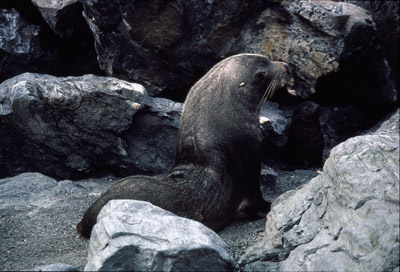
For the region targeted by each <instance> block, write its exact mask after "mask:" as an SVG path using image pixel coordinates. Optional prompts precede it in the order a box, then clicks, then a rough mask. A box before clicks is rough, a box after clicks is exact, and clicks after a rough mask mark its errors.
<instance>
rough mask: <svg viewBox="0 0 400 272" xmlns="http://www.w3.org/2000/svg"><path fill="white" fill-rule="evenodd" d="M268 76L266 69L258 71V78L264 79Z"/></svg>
mask: <svg viewBox="0 0 400 272" xmlns="http://www.w3.org/2000/svg"><path fill="white" fill-rule="evenodd" d="M266 77H267V73H266V72H265V71H257V73H256V78H257V79H264V78H266Z"/></svg>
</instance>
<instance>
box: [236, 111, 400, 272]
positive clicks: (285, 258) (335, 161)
mask: <svg viewBox="0 0 400 272" xmlns="http://www.w3.org/2000/svg"><path fill="white" fill-rule="evenodd" d="M398 199H399V111H397V112H396V113H395V114H394V115H392V116H391V117H390V118H389V119H388V120H387V121H386V122H384V123H383V124H382V125H381V126H380V127H379V128H378V129H377V130H375V131H373V132H370V133H369V134H367V135H363V136H358V137H355V138H351V139H349V140H347V141H346V142H344V143H342V144H340V145H338V146H336V147H335V148H334V149H333V150H332V152H331V154H330V156H329V158H328V160H327V161H326V163H325V165H324V171H323V174H321V175H319V176H318V177H316V178H314V179H312V180H311V181H310V182H309V183H308V184H306V185H304V186H303V187H301V188H299V189H297V190H295V191H289V192H287V193H285V194H283V195H281V196H280V197H279V198H278V199H276V200H275V201H274V202H273V207H272V210H271V212H270V213H269V214H268V215H267V222H266V227H265V236H264V239H263V240H262V241H261V242H259V243H258V244H257V245H255V246H253V247H252V248H251V249H250V250H249V251H248V252H247V254H246V255H245V256H244V257H243V258H242V261H241V264H240V265H241V267H242V269H243V270H246V271H258V270H268V269H272V270H279V271H316V270H329V271H354V270H356V271H398V269H399V265H400V261H399V253H400V252H399V201H398Z"/></svg>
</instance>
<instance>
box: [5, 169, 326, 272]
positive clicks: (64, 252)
mask: <svg viewBox="0 0 400 272" xmlns="http://www.w3.org/2000/svg"><path fill="white" fill-rule="evenodd" d="M319 170H320V169H312V170H296V171H278V172H277V174H278V177H277V182H276V184H275V185H274V186H271V185H268V186H262V190H263V194H264V197H265V199H267V200H268V201H273V200H274V199H275V198H276V197H278V196H279V195H280V194H282V193H283V192H286V191H288V190H292V189H295V188H296V187H298V186H300V185H302V184H304V183H306V182H308V181H309V180H310V179H312V178H313V177H315V176H316V175H318V171H319ZM114 181H115V179H114V178H113V177H106V178H102V179H96V180H93V179H91V180H84V181H79V182H73V183H71V182H70V183H69V184H68V186H67V188H70V189H68V190H66V191H65V192H64V191H63V192H59V191H57V188H55V189H54V190H55V193H54V195H55V197H54V198H53V200H49V201H46V202H43V201H41V202H40V203H37V205H35V202H34V201H33V202H32V201H31V204H30V205H27V206H18V207H17V206H16V207H14V208H13V209H0V245H1V246H0V270H4V271H9V270H13V271H16V270H32V269H33V268H36V267H38V266H42V265H49V264H55V263H63V264H68V265H71V266H73V267H75V268H76V269H77V270H79V271H82V270H83V268H84V266H85V264H86V258H87V248H88V245H89V242H88V240H85V239H83V238H81V237H80V236H79V235H78V233H77V232H76V230H75V227H76V224H77V222H79V220H80V219H81V217H82V215H83V213H84V212H85V210H86V209H87V208H88V207H89V206H90V205H91V204H92V203H93V202H94V200H95V199H96V198H97V197H98V196H99V195H100V194H101V193H102V192H104V191H105V190H107V188H108V187H109V186H110V185H111V184H112V183H113V182H114ZM62 188H63V190H65V189H64V187H62ZM52 190H53V189H52ZM0 193H1V192H0ZM15 201H18V200H17V199H16V200H15ZM0 202H1V201H0ZM264 225H265V219H260V220H252V221H249V219H248V218H247V217H245V216H244V215H242V214H240V215H238V216H237V217H236V218H235V219H234V221H233V222H232V223H231V224H230V225H229V226H228V227H226V228H225V229H224V230H222V231H220V232H219V233H218V234H219V235H220V236H221V237H222V238H223V239H224V240H225V241H226V242H227V244H228V245H229V246H230V248H231V251H232V253H233V254H234V256H235V258H236V259H239V257H240V256H241V255H242V254H243V253H244V251H245V250H246V248H247V247H249V246H250V245H252V244H253V243H254V242H255V241H257V240H258V239H260V238H261V237H262V233H263V231H264Z"/></svg>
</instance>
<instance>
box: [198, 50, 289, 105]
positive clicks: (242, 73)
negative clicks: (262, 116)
mask: <svg viewBox="0 0 400 272" xmlns="http://www.w3.org/2000/svg"><path fill="white" fill-rule="evenodd" d="M287 71H288V65H287V64H286V63H284V62H277V61H270V60H269V59H268V57H266V56H263V55H260V54H239V55H234V56H232V57H229V58H226V59H225V60H223V61H221V62H219V63H218V64H217V65H215V66H214V67H213V68H212V69H211V70H210V71H209V72H208V73H207V74H206V75H205V76H204V77H203V80H201V81H199V82H198V83H201V84H209V86H214V88H203V87H204V86H196V85H197V84H196V85H195V86H193V89H194V90H196V89H202V90H204V89H208V90H209V92H213V93H212V94H207V97H209V96H219V97H221V96H222V97H225V98H224V99H218V101H221V100H223V101H227V102H228V101H236V103H238V102H239V101H240V102H241V103H242V104H244V105H246V104H247V108H248V109H249V110H251V111H254V110H255V111H258V110H259V107H260V106H261V105H262V103H264V101H265V100H267V99H268V98H270V97H271V96H272V95H273V93H274V90H275V89H276V87H277V86H278V84H279V82H280V80H281V79H282V77H283V76H284V75H285V74H286V73H287ZM203 95H205V94H204V93H203Z"/></svg>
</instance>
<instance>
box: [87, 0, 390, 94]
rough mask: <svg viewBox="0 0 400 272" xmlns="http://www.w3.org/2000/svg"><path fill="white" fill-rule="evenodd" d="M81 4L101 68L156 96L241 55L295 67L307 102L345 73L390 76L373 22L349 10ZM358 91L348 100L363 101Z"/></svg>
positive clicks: (295, 5)
mask: <svg viewBox="0 0 400 272" xmlns="http://www.w3.org/2000/svg"><path fill="white" fill-rule="evenodd" d="M81 2H82V4H83V6H84V9H85V12H84V14H85V17H86V20H87V22H88V24H89V25H90V27H91V29H92V31H93V33H94V36H95V40H96V50H97V53H98V56H99V62H100V66H101V68H102V69H103V70H104V71H106V72H107V74H109V75H113V76H117V77H121V78H124V79H130V80H136V81H139V82H141V83H143V84H144V83H146V82H147V83H148V84H151V86H149V87H148V89H149V91H150V93H153V94H154V93H159V92H160V91H163V90H167V91H168V90H169V91H172V90H173V91H174V92H175V95H176V92H177V91H179V90H184V91H187V90H188V89H189V87H190V86H191V85H192V84H193V83H194V82H195V80H196V79H197V78H198V77H199V76H200V75H201V74H203V73H205V72H206V70H207V69H208V68H210V66H211V65H212V64H213V63H216V62H217V61H218V60H220V59H222V58H224V57H227V56H229V55H232V54H236V53H241V52H249V53H261V54H265V55H267V56H269V57H270V58H271V59H272V60H282V61H285V62H287V63H289V65H290V66H291V67H292V68H293V69H292V70H293V79H292V81H290V82H288V84H289V85H290V86H291V88H294V91H293V92H292V93H295V94H296V95H298V96H301V97H309V96H310V95H311V94H313V93H315V91H316V89H315V85H316V83H317V80H318V79H319V78H321V77H323V76H326V75H328V74H332V73H335V72H338V71H341V70H343V69H347V70H352V71H358V72H357V74H358V75H362V74H365V73H366V72H368V73H369V74H370V75H371V76H373V74H374V73H375V72H376V75H375V76H374V79H375V80H376V79H378V78H379V77H380V76H379V75H378V74H382V73H381V71H380V70H382V69H386V70H385V71H386V72H385V73H390V72H389V69H388V68H387V67H386V66H385V64H384V63H383V60H382V58H380V60H381V63H377V62H379V61H378V59H379V57H378V56H375V51H376V46H375V45H374V39H375V35H376V30H375V25H374V23H373V20H372V17H371V16H370V15H369V14H368V13H367V11H366V10H364V9H362V8H360V7H357V6H355V5H352V4H348V3H336V2H332V1H251V2H243V1H224V0H216V1H183V0H170V1H164V2H162V3H161V2H159V1H146V2H141V1H129V2H126V1H125V2H123V1H117V2H116V1H110V0H100V1H81ZM111 7H112V8H111ZM155 30H156V31H155ZM360 33H362V34H360ZM126 52H131V53H130V54H126ZM368 62H371V63H370V64H369V65H368V66H367V67H365V65H366V64H368ZM371 69H372V70H371ZM379 69H380V70H379ZM378 72H379V73H378ZM353 74H354V73H353ZM340 76H342V75H340ZM344 76H345V75H344ZM374 79H371V80H372V81H373V80H374ZM369 80H370V79H369V78H364V81H369ZM379 80H380V82H381V83H382V84H383V83H385V82H386V81H384V80H382V79H379ZM388 82H389V83H388V84H385V86H384V95H383V97H381V96H380V94H381V93H382V92H383V90H381V89H379V90H371V92H373V91H374V92H376V93H375V95H376V96H377V97H374V99H380V100H386V101H388V102H393V101H395V100H396V99H397V94H396V92H395V90H394V89H393V85H390V82H392V81H390V79H389V81H388ZM322 83H324V82H322ZM387 85H390V86H387ZM365 86H367V87H368V84H366V85H365ZM323 87H326V86H323ZM146 88H147V86H146ZM358 91H359V90H353V93H351V94H347V97H352V96H353V95H354V96H355V97H357V98H358V99H363V98H364V96H362V95H361V93H358ZM331 95H332V96H333V95H334V94H331Z"/></svg>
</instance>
